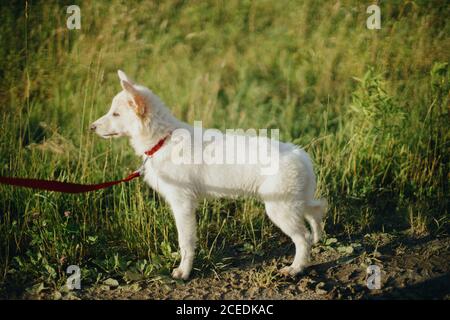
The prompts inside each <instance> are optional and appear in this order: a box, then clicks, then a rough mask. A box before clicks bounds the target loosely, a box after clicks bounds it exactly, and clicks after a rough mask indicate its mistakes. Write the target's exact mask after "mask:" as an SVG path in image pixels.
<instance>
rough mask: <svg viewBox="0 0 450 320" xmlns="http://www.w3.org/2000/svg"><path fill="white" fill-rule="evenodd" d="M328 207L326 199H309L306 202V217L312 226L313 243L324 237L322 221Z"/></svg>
mask: <svg viewBox="0 0 450 320" xmlns="http://www.w3.org/2000/svg"><path fill="white" fill-rule="evenodd" d="M327 207H328V202H327V200H326V199H318V200H309V201H308V202H307V203H306V214H305V218H306V221H308V223H309V225H310V226H311V232H312V242H313V244H315V243H317V242H319V241H320V238H321V237H322V227H323V226H322V221H323V218H324V217H325V213H326V212H327Z"/></svg>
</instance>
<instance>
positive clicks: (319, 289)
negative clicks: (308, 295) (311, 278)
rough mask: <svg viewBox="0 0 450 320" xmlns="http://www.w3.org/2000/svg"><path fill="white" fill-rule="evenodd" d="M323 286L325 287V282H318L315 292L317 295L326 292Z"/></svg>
mask: <svg viewBox="0 0 450 320" xmlns="http://www.w3.org/2000/svg"><path fill="white" fill-rule="evenodd" d="M324 287H325V282H319V283H318V284H317V285H316V293H317V294H319V295H324V294H327V291H326V290H325V289H324Z"/></svg>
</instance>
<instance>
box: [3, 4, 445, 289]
mask: <svg viewBox="0 0 450 320" xmlns="http://www.w3.org/2000/svg"><path fill="white" fill-rule="evenodd" d="M68 4H72V2H71V3H67V5H68ZM79 4H80V7H81V18H82V29H81V30H68V29H67V28H66V26H65V25H66V17H67V15H66V7H65V6H64V5H63V4H61V3H59V2H57V1H46V2H45V3H44V2H33V1H28V2H27V4H25V2H22V1H15V2H14V4H13V5H11V6H9V7H6V6H2V7H1V8H0V28H1V34H0V58H1V59H0V74H1V79H2V81H1V84H0V174H1V175H6V176H18V177H34V178H43V179H57V180H60V181H72V182H81V183H89V182H90V183H94V182H100V181H105V180H112V179H117V178H121V177H123V176H124V175H126V174H128V173H129V172H130V171H131V170H134V169H135V168H136V167H137V166H138V165H139V163H140V161H139V159H138V158H137V157H135V156H134V155H133V152H132V150H131V148H130V146H129V145H128V143H127V142H126V141H118V140H115V141H114V142H108V141H105V140H101V139H99V138H98V137H95V136H93V135H90V134H89V133H88V125H89V123H91V122H92V121H93V120H95V119H96V118H97V117H99V116H100V115H102V114H103V113H104V112H105V111H106V110H107V109H108V108H109V105H110V102H111V99H112V97H113V95H114V94H116V93H117V92H118V91H119V90H120V86H119V83H118V80H117V75H116V70H117V69H119V68H120V69H123V70H125V71H126V72H127V73H128V74H130V75H131V76H132V77H133V78H135V79H137V80H138V81H139V82H141V83H142V84H145V85H146V86H148V87H150V88H151V89H152V90H153V91H154V92H156V93H157V94H158V95H159V96H160V97H161V98H162V99H163V100H164V101H165V102H166V104H167V105H168V106H170V109H171V110H172V111H173V113H174V114H175V115H176V116H177V117H178V118H181V119H183V120H184V121H187V122H189V123H193V121H194V120H202V121H203V125H204V126H208V127H217V128H220V129H226V128H244V129H247V128H269V129H270V128H279V129H280V135H281V139H282V140H284V141H291V142H294V143H296V144H298V145H301V146H304V147H305V149H306V150H307V151H308V152H309V153H310V154H311V155H312V158H313V159H314V162H315V168H316V172H317V175H318V180H319V181H318V194H320V195H322V196H325V197H326V198H328V200H329V203H330V207H329V212H328V216H327V220H326V232H327V233H329V234H333V235H342V236H349V237H357V236H358V235H361V234H364V233H366V232H371V231H380V230H385V231H387V232H395V231H405V230H407V231H409V232H411V233H414V234H423V233H431V234H440V233H447V232H448V228H449V216H448V200H447V199H448V178H449V164H448V157H449V125H448V123H449V117H448V102H449V101H448V98H449V89H450V80H449V75H450V67H449V65H448V62H449V52H450V41H449V35H450V24H449V20H448V17H449V16H450V6H449V5H448V3H447V1H445V0H442V1H409V2H403V1H398V2H397V1H392V2H391V1H389V2H387V1H383V2H381V4H380V6H381V14H382V29H381V30H368V29H366V18H367V17H368V15H367V14H366V4H364V3H363V2H360V1H356V0H355V1H327V2H322V1H313V0H305V1H211V2H207V1H196V2H193V3H191V4H187V3H184V2H182V1H175V0H173V1H161V3H159V4H158V2H153V1H152V2H150V1H149V2H147V1H139V2H138V1H137V2H136V3H134V4H129V3H127V2H120V1H114V2H109V1H104V2H100V1H95V2H94V1H92V2H86V3H84V2H83V3H79ZM367 5H368V4H367ZM0 210H1V211H0V212H1V213H0V288H1V289H0V293H1V294H2V295H5V296H14V295H15V294H20V292H22V290H23V289H24V288H26V287H30V286H31V285H33V284H40V283H44V284H45V285H46V286H50V287H54V288H58V287H59V286H61V285H63V284H64V283H65V279H66V276H67V275H66V273H65V269H66V268H67V266H68V265H70V264H78V265H80V266H81V267H82V272H83V281H84V282H83V284H88V283H95V282H96V281H100V280H102V279H104V278H106V277H110V276H114V277H118V278H120V279H122V278H123V279H124V280H130V279H132V278H133V277H132V276H133V275H134V278H136V277H138V278H145V279H150V278H152V277H157V276H160V275H168V274H169V272H170V270H171V268H172V267H174V266H175V264H176V262H177V259H178V256H177V254H176V251H177V241H176V229H175V226H174V222H173V219H172V217H171V213H170V211H169V210H168V207H167V205H166V204H165V203H164V202H163V201H162V200H161V199H160V198H159V196H158V195H157V194H156V193H154V192H153V191H152V190H150V189H149V188H148V187H147V186H146V185H145V184H144V183H143V182H142V181H135V182H131V183H129V184H126V185H121V186H116V187H114V188H111V189H109V190H105V191H99V192H94V193H89V194H82V195H67V194H58V193H52V192H41V191H39V192H38V191H34V190H28V189H21V188H13V187H9V186H0ZM263 211H264V210H263V207H262V205H261V204H260V203H259V202H258V201H256V200H254V199H247V200H238V201H231V200H220V201H210V202H207V203H206V202H205V203H203V204H202V205H201V206H200V208H199V210H198V220H199V225H200V227H199V239H200V240H199V250H198V255H197V259H196V265H195V266H196V268H198V270H197V272H199V273H197V275H201V274H207V273H208V272H211V271H213V270H220V269H221V268H223V267H225V266H226V265H227V264H228V263H229V262H230V257H233V256H234V254H233V253H232V252H233V251H231V250H234V251H235V250H238V251H240V252H242V253H244V254H250V255H261V254H262V255H263V254H264V252H265V250H267V249H268V248H270V247H271V246H279V245H288V242H287V241H286V240H287V239H286V238H285V237H284V236H283V235H282V234H281V232H280V231H278V229H276V228H275V227H274V226H272V224H271V223H270V221H269V220H268V219H267V218H266V217H265V215H264V213H263ZM65 212H69V213H70V214H69V213H67V214H66V215H68V216H67V217H66V216H65V215H64V213H65Z"/></svg>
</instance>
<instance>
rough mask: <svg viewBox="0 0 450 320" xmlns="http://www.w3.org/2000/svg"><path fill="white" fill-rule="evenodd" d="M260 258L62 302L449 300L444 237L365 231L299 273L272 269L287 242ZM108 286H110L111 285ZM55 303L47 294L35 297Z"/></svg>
mask: <svg viewBox="0 0 450 320" xmlns="http://www.w3.org/2000/svg"><path fill="white" fill-rule="evenodd" d="M278 248H284V249H274V250H272V251H270V252H266V253H265V254H264V255H263V256H262V257H258V256H257V257H255V256H252V255H247V256H242V254H236V256H234V257H233V259H232V261H233V262H232V263H231V264H230V265H228V266H227V267H226V268H223V269H221V270H216V271H210V272H209V273H205V272H203V273H201V272H199V271H195V270H194V272H193V274H192V276H191V279H190V280H188V281H186V282H183V281H175V280H172V279H170V278H169V277H160V278H156V279H152V280H150V281H149V280H147V281H141V282H134V283H129V284H120V285H118V283H117V282H115V284H112V285H107V284H101V285H96V286H93V287H90V288H85V289H83V290H81V291H78V292H71V293H69V294H65V295H64V294H63V295H61V296H60V297H59V296H58V297H57V298H62V299H233V300H235V299H283V300H286V299H447V300H448V299H450V272H449V271H450V267H449V261H450V260H449V258H450V236H441V237H430V236H426V237H421V238H417V237H411V236H407V235H397V236H393V235H390V234H386V233H379V234H368V235H366V236H364V237H362V238H360V239H358V240H355V239H353V241H345V240H338V239H334V238H331V239H327V240H325V241H323V243H322V244H320V245H317V246H315V247H314V248H313V250H312V264H311V266H310V267H309V268H307V269H306V270H305V271H304V273H303V274H301V275H298V276H297V277H295V278H286V277H283V276H281V275H279V273H278V272H277V270H279V269H280V268H281V267H282V266H285V265H286V264H287V263H289V262H290V261H292V258H293V252H294V248H293V246H292V245H291V244H290V243H289V241H288V240H287V239H286V241H285V243H282V245H280V246H278ZM369 265H377V266H379V267H380V269H381V278H380V280H381V287H380V289H372V290H370V289H369V288H368V286H367V280H368V279H367V278H368V275H367V267H368V266H369ZM113 282H114V281H113ZM52 297H53V298H54V296H49V295H48V294H47V295H46V296H45V295H44V296H42V295H41V296H40V297H28V298H52Z"/></svg>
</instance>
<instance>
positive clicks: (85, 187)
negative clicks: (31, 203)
mask: <svg viewBox="0 0 450 320" xmlns="http://www.w3.org/2000/svg"><path fill="white" fill-rule="evenodd" d="M169 136H170V133H169V134H168V135H167V136H165V137H164V138H162V139H161V140H159V141H158V143H157V144H156V145H155V146H153V148H151V149H150V150H148V151H146V152H145V154H146V155H147V156H148V158H150V157H152V156H153V155H154V154H155V153H156V152H157V151H158V150H159V149H161V147H162V146H163V145H164V142H166V140H167V139H168V138H169ZM148 158H145V160H144V163H143V164H142V166H141V168H140V169H138V170H137V171H135V172H133V173H131V174H130V175H128V177H126V178H124V179H121V180H116V181H109V182H103V183H98V184H79V183H70V182H60V181H55V180H40V179H26V178H10V177H0V183H3V184H9V185H13V186H18V187H26V188H33V189H40V190H48V191H56V192H64V193H82V192H89V191H95V190H100V189H105V188H108V187H111V186H114V185H116V184H119V183H122V182H128V181H130V180H133V179H134V178H137V177H139V176H141V173H142V170H143V169H144V164H145V161H147V159H148Z"/></svg>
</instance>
